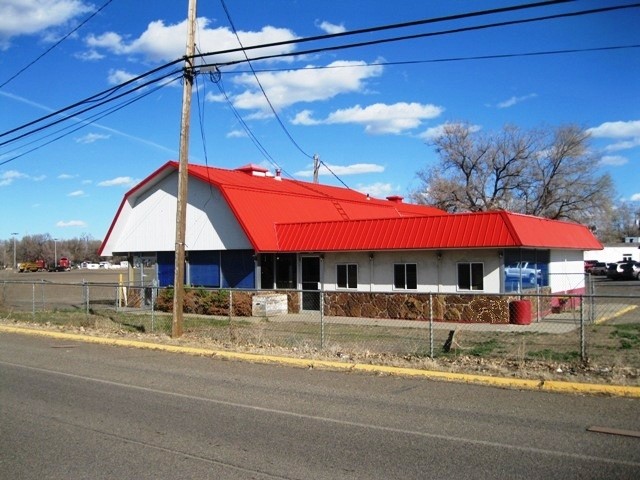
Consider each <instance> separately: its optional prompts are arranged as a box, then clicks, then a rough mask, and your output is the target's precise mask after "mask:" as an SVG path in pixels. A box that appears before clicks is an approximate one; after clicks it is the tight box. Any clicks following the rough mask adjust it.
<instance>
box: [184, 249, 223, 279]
mask: <svg viewBox="0 0 640 480" xmlns="http://www.w3.org/2000/svg"><path fill="white" fill-rule="evenodd" d="M188 283H189V284H190V285H194V286H199V287H216V288H217V287H219V286H220V252H219V251H206V252H189V281H188Z"/></svg>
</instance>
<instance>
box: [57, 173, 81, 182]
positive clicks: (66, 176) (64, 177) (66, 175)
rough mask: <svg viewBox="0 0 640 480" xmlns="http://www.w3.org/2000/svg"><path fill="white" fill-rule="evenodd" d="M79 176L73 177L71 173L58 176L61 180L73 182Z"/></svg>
mask: <svg viewBox="0 0 640 480" xmlns="http://www.w3.org/2000/svg"><path fill="white" fill-rule="evenodd" d="M77 176H78V175H71V174H70V173H61V174H60V175H58V179H59V180H71V179H72V178H76V177H77Z"/></svg>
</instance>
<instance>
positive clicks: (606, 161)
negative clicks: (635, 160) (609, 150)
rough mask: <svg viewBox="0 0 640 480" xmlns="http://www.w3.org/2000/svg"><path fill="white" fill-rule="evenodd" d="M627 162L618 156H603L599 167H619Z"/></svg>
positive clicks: (624, 158)
mask: <svg viewBox="0 0 640 480" xmlns="http://www.w3.org/2000/svg"><path fill="white" fill-rule="evenodd" d="M628 162H629V159H627V158H626V157H622V156H620V155H605V156H603V157H602V158H601V159H600V165H609V166H611V167H619V166H621V165H625V164H626V163H628Z"/></svg>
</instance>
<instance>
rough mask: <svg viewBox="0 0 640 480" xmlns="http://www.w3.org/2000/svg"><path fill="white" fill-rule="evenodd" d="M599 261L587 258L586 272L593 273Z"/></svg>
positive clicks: (585, 263)
mask: <svg viewBox="0 0 640 480" xmlns="http://www.w3.org/2000/svg"><path fill="white" fill-rule="evenodd" d="M596 263H598V261H597V260H585V261H584V273H591V269H592V268H593V267H594V266H595V265H596Z"/></svg>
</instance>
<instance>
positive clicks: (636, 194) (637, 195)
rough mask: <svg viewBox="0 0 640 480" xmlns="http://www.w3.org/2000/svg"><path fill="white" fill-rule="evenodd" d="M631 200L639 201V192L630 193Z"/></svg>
mask: <svg viewBox="0 0 640 480" xmlns="http://www.w3.org/2000/svg"><path fill="white" fill-rule="evenodd" d="M631 201H632V202H640V193H634V194H633V195H631Z"/></svg>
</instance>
